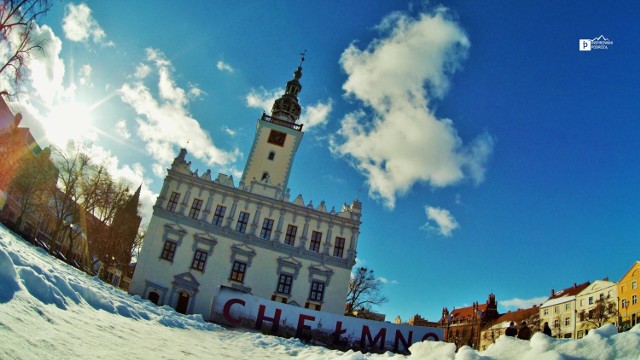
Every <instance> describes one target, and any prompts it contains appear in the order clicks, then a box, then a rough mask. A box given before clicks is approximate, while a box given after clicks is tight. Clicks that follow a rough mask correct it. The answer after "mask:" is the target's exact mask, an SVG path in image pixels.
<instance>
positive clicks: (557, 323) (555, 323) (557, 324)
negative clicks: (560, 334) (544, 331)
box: [553, 319, 560, 328]
mask: <svg viewBox="0 0 640 360" xmlns="http://www.w3.org/2000/svg"><path fill="white" fill-rule="evenodd" d="M553 327H554V328H559V327H560V320H558V319H555V320H553Z"/></svg>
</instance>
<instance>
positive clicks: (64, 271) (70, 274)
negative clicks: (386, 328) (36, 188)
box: [0, 226, 640, 360]
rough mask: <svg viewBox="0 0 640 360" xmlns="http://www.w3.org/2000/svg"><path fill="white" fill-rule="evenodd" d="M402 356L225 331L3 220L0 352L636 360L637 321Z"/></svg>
mask: <svg viewBox="0 0 640 360" xmlns="http://www.w3.org/2000/svg"><path fill="white" fill-rule="evenodd" d="M411 352H412V354H411V355H409V356H403V355H397V354H392V353H387V354H362V353H359V352H353V351H349V352H340V351H334V350H328V349H326V348H323V347H320V346H309V345H305V344H303V343H301V342H300V341H298V340H296V339H283V338H278V337H274V336H267V335H262V334H259V333H254V332H240V331H231V330H225V329H223V328H222V327H219V326H217V325H214V324H211V323H207V322H205V321H203V320H202V318H201V317H200V316H196V315H191V316H184V315H181V314H178V313H176V312H175V311H173V309H172V308H169V307H166V306H165V307H157V306H155V305H153V304H151V303H150V302H148V301H143V300H141V299H140V298H139V297H135V296H134V297H131V296H129V295H128V294H126V293H124V292H122V291H120V290H117V289H115V288H113V287H111V286H108V285H105V284H103V283H102V282H101V281H100V280H98V279H97V278H92V277H89V276H87V275H86V274H84V273H82V272H80V271H79V270H76V269H75V268H73V267H70V266H68V265H66V264H64V263H62V262H60V261H58V260H57V259H55V258H53V257H51V256H49V255H48V254H47V253H46V252H44V251H43V250H42V249H39V248H35V247H33V246H32V245H30V244H28V243H26V242H24V241H23V240H22V239H20V238H18V237H16V236H14V235H13V234H12V233H11V232H10V231H9V230H7V229H6V228H4V227H2V226H0V359H3V360H4V359H87V358H89V359H107V358H109V359H119V358H128V359H202V358H204V359H218V358H220V359H222V358H225V359H226V358H231V359H282V358H300V359H383V358H384V359H388V358H394V359H395V358H398V359H402V358H410V359H414V358H415V359H514V360H515V359H640V325H637V326H636V327H634V328H633V329H632V330H631V331H629V332H626V333H623V334H617V333H616V329H615V327H613V326H611V325H609V326H606V327H603V328H601V329H599V330H597V331H591V332H590V333H589V335H588V336H586V337H585V338H583V339H581V340H557V339H552V338H549V337H547V336H545V335H542V334H535V335H534V336H533V338H532V339H531V341H522V340H518V339H514V338H507V337H504V336H502V337H500V339H498V341H497V343H496V344H495V345H493V346H492V347H490V348H489V349H487V350H486V351H484V352H476V351H474V350H472V349H470V348H468V347H465V348H462V349H461V350H460V351H459V352H458V353H455V351H454V347H453V345H452V344H446V343H442V342H429V341H427V342H423V343H418V344H414V345H413V346H412V347H411Z"/></svg>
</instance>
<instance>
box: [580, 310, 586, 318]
mask: <svg viewBox="0 0 640 360" xmlns="http://www.w3.org/2000/svg"><path fill="white" fill-rule="evenodd" d="M584 316H585V313H584V310H582V311H581V312H580V321H584Z"/></svg>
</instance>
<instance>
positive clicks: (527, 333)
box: [518, 320, 531, 340]
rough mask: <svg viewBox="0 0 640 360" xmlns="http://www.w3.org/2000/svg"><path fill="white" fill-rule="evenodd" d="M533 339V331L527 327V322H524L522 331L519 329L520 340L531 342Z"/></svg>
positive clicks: (521, 324)
mask: <svg viewBox="0 0 640 360" xmlns="http://www.w3.org/2000/svg"><path fill="white" fill-rule="evenodd" d="M530 338H531V329H530V328H529V327H528V326H527V322H526V321H524V320H522V323H520V329H518V339H522V340H529V339H530Z"/></svg>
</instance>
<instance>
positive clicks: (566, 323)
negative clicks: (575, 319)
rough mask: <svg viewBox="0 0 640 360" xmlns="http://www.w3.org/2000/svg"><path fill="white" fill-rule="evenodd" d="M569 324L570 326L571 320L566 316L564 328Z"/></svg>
mask: <svg viewBox="0 0 640 360" xmlns="http://www.w3.org/2000/svg"><path fill="white" fill-rule="evenodd" d="M569 324H571V318H570V317H568V316H567V317H566V318H564V325H565V326H566V325H569Z"/></svg>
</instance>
